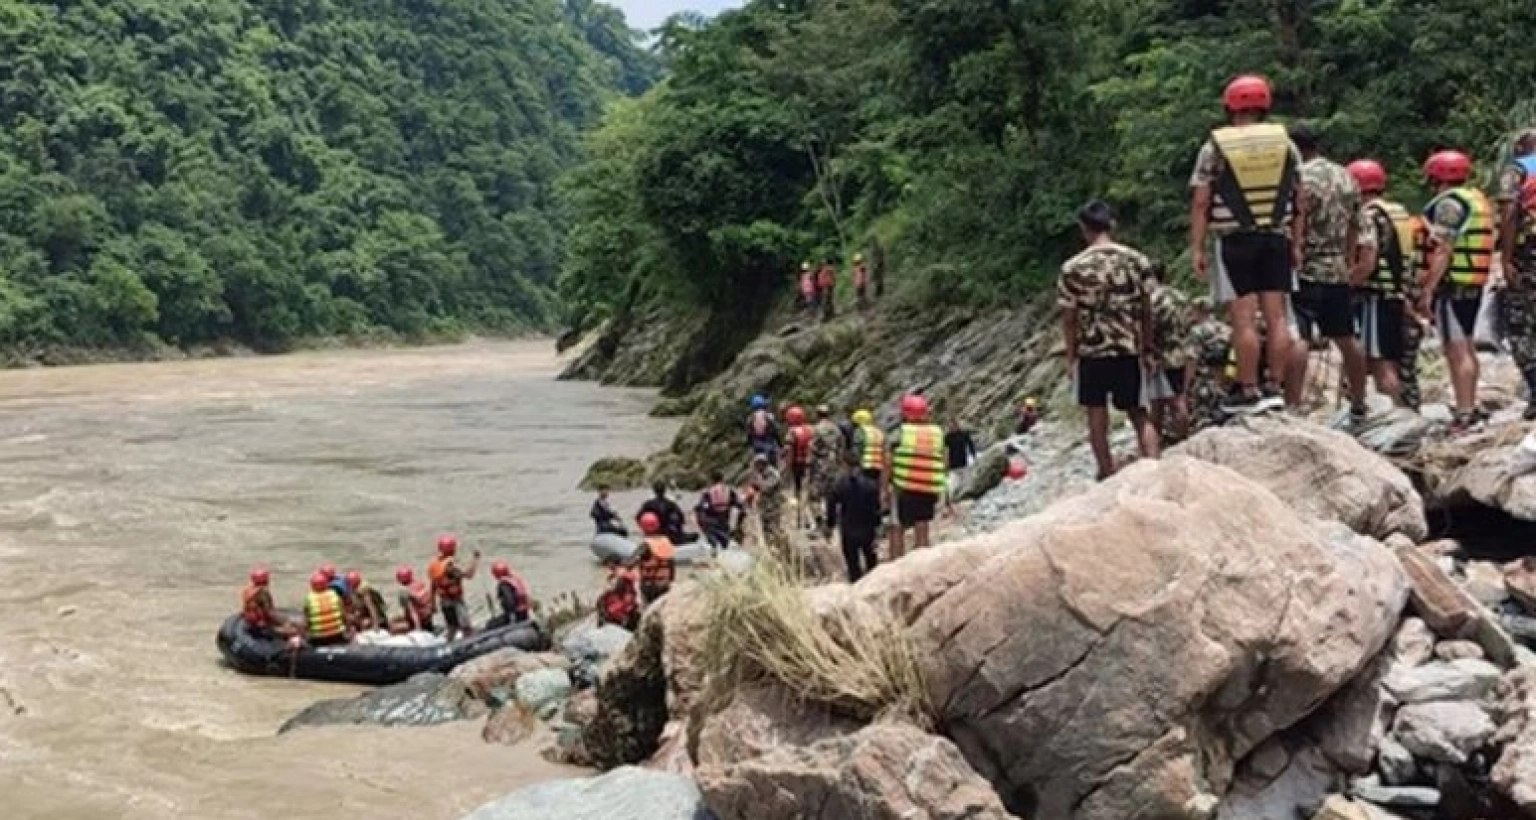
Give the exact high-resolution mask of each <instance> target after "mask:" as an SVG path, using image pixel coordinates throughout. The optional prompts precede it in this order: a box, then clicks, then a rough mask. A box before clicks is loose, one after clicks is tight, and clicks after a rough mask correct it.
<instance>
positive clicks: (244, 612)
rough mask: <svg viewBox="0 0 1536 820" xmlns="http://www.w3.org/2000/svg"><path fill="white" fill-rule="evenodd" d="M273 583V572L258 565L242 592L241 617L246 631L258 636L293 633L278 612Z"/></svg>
mask: <svg viewBox="0 0 1536 820" xmlns="http://www.w3.org/2000/svg"><path fill="white" fill-rule="evenodd" d="M271 583H272V574H271V573H270V572H268V571H267V568H266V567H257V568H255V569H253V570H251V582H250V583H249V584H247V585H246V587H245V589H244V590H242V591H241V592H240V617H241V618H243V619H244V620H245V629H246V631H247V632H249V633H250V634H251V635H252V636H254V637H257V638H275V637H277V636H278V635H286V634H291V633H292V630H291V629H288V628H287V624H284V623H283V619H282V617H281V616H280V615H278V614H277V605H276V604H274V603H273V602H272V589H271Z"/></svg>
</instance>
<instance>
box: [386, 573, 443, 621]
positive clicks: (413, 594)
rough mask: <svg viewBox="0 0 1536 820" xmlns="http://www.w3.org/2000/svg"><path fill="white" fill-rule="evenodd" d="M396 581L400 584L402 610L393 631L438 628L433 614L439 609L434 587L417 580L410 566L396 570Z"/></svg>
mask: <svg viewBox="0 0 1536 820" xmlns="http://www.w3.org/2000/svg"><path fill="white" fill-rule="evenodd" d="M395 581H397V582H398V583H399V584H400V587H401V589H400V612H401V613H403V614H402V615H401V616H400V618H399V619H398V620H397V621H395V625H394V628H393V629H392V630H391V631H393V632H432V631H434V630H436V629H437V627H436V625H434V624H433V623H432V615H433V613H434V612H436V611H437V601H436V600H434V599H433V597H432V587H430V586H428V585H427V584H426V582H424V581H418V580H416V573H415V572H414V571H412V570H411V568H410V567H401V568H399V569H397V570H395Z"/></svg>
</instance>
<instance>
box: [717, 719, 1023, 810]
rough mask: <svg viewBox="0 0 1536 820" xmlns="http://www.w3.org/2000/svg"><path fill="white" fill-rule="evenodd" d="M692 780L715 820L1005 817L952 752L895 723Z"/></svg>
mask: <svg viewBox="0 0 1536 820" xmlns="http://www.w3.org/2000/svg"><path fill="white" fill-rule="evenodd" d="M695 778H696V779H697V780H698V783H699V789H700V790H701V791H702V792H703V793H704V802H705V803H706V804H707V805H708V806H709V808H710V809H711V810H712V811H714V813H715V814H716V815H717V816H718V817H719V818H720V820H848V818H859V819H860V820H907V818H924V819H925V820H1007V818H1009V817H1011V815H1009V814H1008V813H1007V812H1006V811H1005V810H1004V809H1003V806H1002V803H1001V802H1000V801H999V800H998V797H997V795H996V794H995V793H994V792H993V791H992V789H991V787H990V786H988V785H987V782H986V781H985V780H982V779H981V778H980V777H979V776H977V774H976V773H975V772H974V771H972V770H971V768H970V766H968V765H967V764H966V762H965V758H964V757H962V756H961V755H960V752H959V750H958V749H956V748H955V746H954V744H952V743H950V742H949V741H948V740H945V739H944V738H942V737H938V736H937V735H931V734H928V733H927V732H924V731H922V730H921V729H917V728H915V727H913V726H911V725H908V724H902V723H876V724H873V725H870V726H867V727H865V728H863V729H860V730H858V731H857V732H854V733H852V734H843V735H836V736H832V737H828V738H826V739H823V740H819V741H816V742H815V743H812V744H810V745H808V746H797V745H793V744H782V745H778V746H776V747H774V748H773V749H771V750H769V751H768V752H767V753H766V754H763V755H760V756H756V757H752V758H750V759H748V760H745V761H743V762H740V763H731V764H725V765H719V764H701V765H700V766H699V767H698V769H697V770H696V772H695Z"/></svg>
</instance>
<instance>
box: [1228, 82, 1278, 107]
mask: <svg viewBox="0 0 1536 820" xmlns="http://www.w3.org/2000/svg"><path fill="white" fill-rule="evenodd" d="M1221 102H1222V104H1223V105H1225V106H1226V107H1227V110H1228V111H1268V110H1269V107H1270V105H1271V104H1272V103H1273V102H1274V100H1273V99H1272V98H1271V96H1270V92H1269V81H1268V80H1266V79H1264V78H1263V77H1260V76H1258V75H1256V74H1244V75H1243V76H1241V77H1238V78H1237V79H1235V80H1233V81H1232V82H1230V83H1227V90H1226V91H1224V92H1223V93H1222V95H1221Z"/></svg>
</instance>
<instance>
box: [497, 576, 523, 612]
mask: <svg viewBox="0 0 1536 820" xmlns="http://www.w3.org/2000/svg"><path fill="white" fill-rule="evenodd" d="M496 599H497V600H498V601H500V603H501V611H502V613H504V614H505V615H506V616H507V620H509V621H512V622H518V621H524V620H527V618H528V616H527V615H526V614H519V613H518V610H520V609H522V608H523V606H522V601H521V600H520V599H521V596H519V595H518V594H517V587H516V586H515V585H513V584H511V583H509V582H507V581H501V582H498V583H497V584H496Z"/></svg>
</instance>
